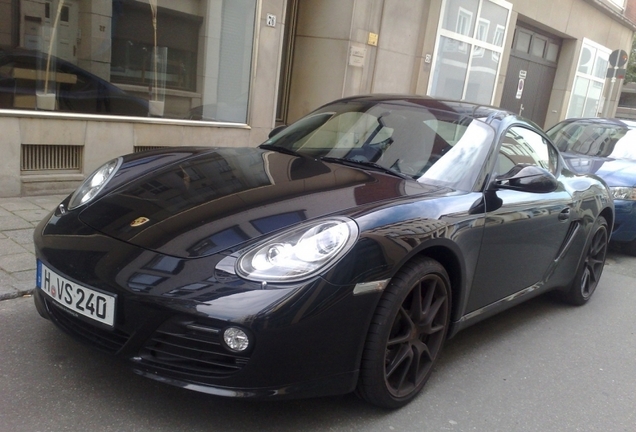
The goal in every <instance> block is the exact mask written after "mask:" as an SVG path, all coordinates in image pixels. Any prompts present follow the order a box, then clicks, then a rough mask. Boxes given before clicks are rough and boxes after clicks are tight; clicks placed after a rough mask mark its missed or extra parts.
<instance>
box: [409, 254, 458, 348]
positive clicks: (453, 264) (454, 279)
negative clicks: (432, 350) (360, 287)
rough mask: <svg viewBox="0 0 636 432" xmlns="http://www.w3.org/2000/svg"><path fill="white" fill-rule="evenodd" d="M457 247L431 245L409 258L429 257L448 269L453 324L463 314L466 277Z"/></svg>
mask: <svg viewBox="0 0 636 432" xmlns="http://www.w3.org/2000/svg"><path fill="white" fill-rule="evenodd" d="M453 246H454V244H453ZM456 248H457V247H456V246H455V247H452V246H450V245H446V244H435V245H430V246H428V247H426V248H424V249H422V250H420V251H419V252H418V253H416V254H415V255H413V256H412V257H411V258H410V259H409V260H408V261H410V260H412V259H413V258H415V257H428V258H431V259H434V260H436V261H437V262H439V263H440V264H441V265H442V267H444V269H446V273H447V274H448V278H449V280H450V284H451V317H450V320H451V326H452V323H453V322H455V321H457V319H459V316H460V315H461V304H462V292H464V290H463V289H462V287H463V286H464V285H465V279H466V266H465V263H464V260H463V259H462V258H461V253H460V252H459V251H458V250H455V249H456ZM408 261H407V262H408ZM404 264H406V262H405V263H404ZM404 264H403V265H404ZM450 334H451V333H450V332H449V335H450Z"/></svg>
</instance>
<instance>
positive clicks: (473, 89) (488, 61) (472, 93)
mask: <svg viewBox="0 0 636 432" xmlns="http://www.w3.org/2000/svg"><path fill="white" fill-rule="evenodd" d="M493 54H495V53H494V52H493V51H491V50H488V49H484V48H479V47H475V48H474V50H473V62H472V66H471V68H470V71H469V73H468V82H467V88H466V100H467V101H469V102H476V103H481V104H486V105H489V104H490V103H491V99H492V95H493V92H494V89H495V81H496V77H497V66H498V62H499V58H498V56H495V55H493Z"/></svg>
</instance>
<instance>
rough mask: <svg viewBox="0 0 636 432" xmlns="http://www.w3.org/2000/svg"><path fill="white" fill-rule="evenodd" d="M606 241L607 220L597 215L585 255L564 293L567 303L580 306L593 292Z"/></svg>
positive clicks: (599, 272)
mask: <svg viewBox="0 0 636 432" xmlns="http://www.w3.org/2000/svg"><path fill="white" fill-rule="evenodd" d="M608 242H609V234H608V225H607V221H606V220H605V218H604V217H603V216H599V217H598V219H597V220H596V222H594V227H593V228H592V232H591V234H590V239H589V241H588V244H587V246H586V249H585V255H584V256H583V259H582V261H581V263H580V264H579V268H578V269H577V271H576V276H575V277H574V281H573V282H572V286H571V287H570V289H569V290H568V291H567V292H566V293H565V300H566V301H567V302H568V303H570V304H573V305H576V306H581V305H583V304H585V303H587V302H588V300H589V299H590V298H591V297H592V294H594V291H595V290H596V286H597V285H598V282H599V280H600V278H601V274H602V273H603V267H604V266H605V256H606V255H607V248H608Z"/></svg>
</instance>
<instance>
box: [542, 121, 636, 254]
mask: <svg viewBox="0 0 636 432" xmlns="http://www.w3.org/2000/svg"><path fill="white" fill-rule="evenodd" d="M548 135H549V136H550V137H551V138H552V139H553V140H554V143H555V144H556V145H557V147H558V148H559V150H561V153H562V154H563V157H564V158H565V162H566V164H567V165H568V167H569V168H570V169H571V170H572V171H574V172H577V173H579V174H596V175H598V176H599V177H601V178H602V179H603V180H605V182H606V183H607V184H608V186H609V189H610V192H611V193H612V196H613V198H614V205H615V207H616V221H615V222H614V231H613V232H612V235H611V237H610V240H612V241H613V242H615V243H616V244H617V245H619V246H620V247H621V248H622V250H623V251H624V252H626V253H628V254H630V255H636V122H633V121H629V120H618V119H604V118H581V119H569V120H564V121H562V122H561V123H559V124H557V125H555V126H554V127H552V128H551V129H550V130H549V131H548Z"/></svg>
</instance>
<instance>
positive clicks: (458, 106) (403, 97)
mask: <svg viewBox="0 0 636 432" xmlns="http://www.w3.org/2000/svg"><path fill="white" fill-rule="evenodd" d="M335 102H336V103H337V102H344V103H347V102H360V103H368V104H369V105H375V104H378V103H382V102H390V103H394V104H400V105H402V104H403V105H419V106H422V107H424V108H429V109H436V110H441V111H447V112H454V113H458V114H461V115H464V116H467V117H472V118H489V119H493V118H497V119H502V118H504V117H507V116H511V115H515V114H514V113H512V112H510V111H506V110H504V109H502V108H498V107H493V106H488V105H481V104H477V103H471V102H465V101H456V100H449V99H436V98H432V97H429V96H420V95H411V94H370V95H363V96H352V97H348V98H344V99H340V100H337V101H335ZM332 103H333V102H332ZM327 105H331V103H330V104H327Z"/></svg>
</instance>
